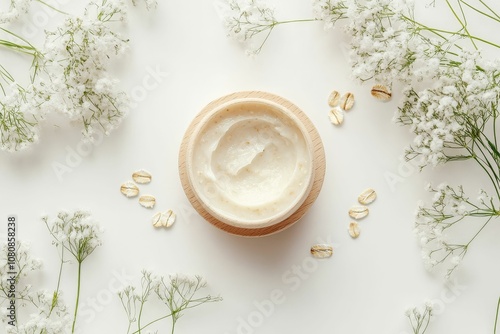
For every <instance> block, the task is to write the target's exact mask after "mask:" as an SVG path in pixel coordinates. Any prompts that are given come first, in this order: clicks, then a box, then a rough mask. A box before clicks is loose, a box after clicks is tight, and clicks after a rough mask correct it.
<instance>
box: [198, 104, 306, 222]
mask: <svg viewBox="0 0 500 334" xmlns="http://www.w3.org/2000/svg"><path fill="white" fill-rule="evenodd" d="M303 131H305V130H302V131H301V128H300V127H299V126H298V125H297V124H296V123H294V121H293V120H292V119H291V118H290V115H288V114H285V112H284V111H283V110H281V109H280V108H279V106H278V105H269V104H268V103H267V102H266V103H264V102H259V101H241V102H238V103H236V104H232V105H228V106H226V107H224V108H222V109H220V110H219V111H218V112H216V113H215V114H214V115H212V117H211V118H210V119H209V120H208V121H207V122H206V123H205V124H204V125H203V127H202V128H201V130H200V132H199V134H198V135H196V137H195V138H194V142H193V145H192V156H191V159H192V165H191V171H190V172H191V179H192V180H191V182H192V184H193V187H195V189H196V192H197V194H198V196H199V197H200V199H201V200H202V202H203V203H204V204H205V206H206V208H207V210H209V212H210V213H211V214H212V215H214V216H215V217H216V218H218V219H220V220H222V221H224V222H226V223H229V224H232V225H236V226H240V225H250V226H245V227H256V226H259V227H262V226H266V225H270V224H272V223H274V222H275V221H274V220H276V219H280V220H283V219H285V218H287V217H288V216H289V215H291V214H292V213H293V211H295V210H296V209H297V208H298V207H299V206H300V205H301V204H302V203H303V201H304V199H305V197H306V195H307V193H308V190H309V189H310V183H311V179H312V154H311V153H310V150H309V145H308V141H307V139H306V138H305V135H304V133H303Z"/></svg>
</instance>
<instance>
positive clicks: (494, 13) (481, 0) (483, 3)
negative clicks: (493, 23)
mask: <svg viewBox="0 0 500 334" xmlns="http://www.w3.org/2000/svg"><path fill="white" fill-rule="evenodd" d="M479 2H480V3H481V4H482V5H483V6H484V7H486V8H487V9H488V10H489V11H490V12H491V13H492V14H493V15H495V16H496V17H497V18H498V19H500V16H499V15H498V14H497V13H496V12H495V11H494V10H493V9H491V8H490V7H489V6H488V5H487V4H486V3H485V2H484V1H483V0H479Z"/></svg>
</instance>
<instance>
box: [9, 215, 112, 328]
mask: <svg viewBox="0 0 500 334" xmlns="http://www.w3.org/2000/svg"><path fill="white" fill-rule="evenodd" d="M42 221H43V222H44V223H45V224H46V226H47V229H48V231H49V233H50V235H51V236H52V238H53V244H54V245H55V246H56V248H57V250H58V255H59V261H60V264H59V272H58V276H57V281H56V285H55V288H54V289H52V290H50V289H44V288H41V289H35V288H34V287H33V286H32V285H31V284H30V283H29V282H31V281H33V277H32V276H33V274H34V273H35V272H36V271H38V270H39V269H40V267H41V261H40V260H38V259H34V258H33V257H32V256H31V253H30V250H29V247H28V246H27V244H26V243H24V242H22V241H18V242H17V249H16V251H15V269H16V270H15V272H16V275H15V277H14V278H13V277H12V272H13V271H12V268H11V267H10V265H11V264H12V263H11V262H12V260H11V259H10V258H9V257H11V256H12V250H11V249H8V248H7V247H6V246H5V247H2V249H1V252H0V304H2V305H3V304H4V303H8V302H10V300H12V299H13V298H14V300H15V301H16V304H17V306H18V308H17V310H16V311H17V312H16V319H15V321H12V322H10V323H9V324H8V323H7V319H10V318H7V317H2V321H3V322H4V324H5V328H6V333H8V334H68V333H74V332H75V330H76V322H77V314H78V306H79V298H80V287H81V277H82V263H83V262H84V261H85V260H86V259H87V258H88V257H89V256H90V255H91V254H92V253H93V252H94V250H95V249H96V248H97V247H98V246H99V245H100V244H101V241H100V233H101V231H102V229H101V228H100V227H99V224H98V223H97V222H96V221H95V220H94V219H93V218H92V216H91V215H90V213H88V212H85V211H80V210H77V211H74V212H71V213H70V212H64V211H63V212H60V213H59V214H58V215H57V218H56V219H54V220H49V218H48V217H47V216H44V217H42ZM10 248H12V245H11V247H10ZM67 255H70V256H71V257H73V259H74V260H76V262H77V263H78V273H77V276H78V281H77V285H76V290H77V292H76V304H75V308H74V310H73V312H71V308H70V307H68V306H67V305H66V304H65V302H64V293H63V291H62V290H61V282H62V281H63V267H64V266H66V265H68V264H69V261H68V258H67ZM8 258H9V261H10V263H9V262H8V260H7V259H8ZM12 279H14V281H15V286H16V291H15V293H14V294H12V289H11V284H12ZM26 313H29V318H27V319H25V315H26Z"/></svg>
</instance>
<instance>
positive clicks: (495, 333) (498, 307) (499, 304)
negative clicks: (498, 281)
mask: <svg viewBox="0 0 500 334" xmlns="http://www.w3.org/2000/svg"><path fill="white" fill-rule="evenodd" d="M499 311H500V297H499V298H498V304H497V314H496V315H495V327H493V334H497V327H498V326H497V325H498V312H499Z"/></svg>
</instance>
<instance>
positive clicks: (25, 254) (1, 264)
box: [0, 240, 42, 320]
mask: <svg viewBox="0 0 500 334" xmlns="http://www.w3.org/2000/svg"><path fill="white" fill-rule="evenodd" d="M11 252H12V247H9V245H8V243H6V242H5V243H2V245H1V249H0V300H3V299H8V291H9V288H8V286H9V285H10V283H9V279H11V278H12V276H11V274H10V273H11V272H12V270H10V264H11V263H12V254H11ZM15 265H16V272H17V276H16V277H15V281H16V283H19V282H20V280H22V279H24V278H25V277H27V276H28V275H29V274H30V273H31V272H33V271H36V270H39V269H40V268H41V266H42V262H41V261H40V260H39V259H35V258H33V257H32V256H31V253H30V245H29V244H28V243H26V242H22V241H19V240H18V241H17V243H16V251H15ZM30 292H31V286H30V285H25V286H24V287H23V288H22V289H19V288H18V290H17V291H16V293H17V296H18V297H20V298H21V299H26V298H27V296H28V295H29V294H30ZM3 320H5V318H3Z"/></svg>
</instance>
